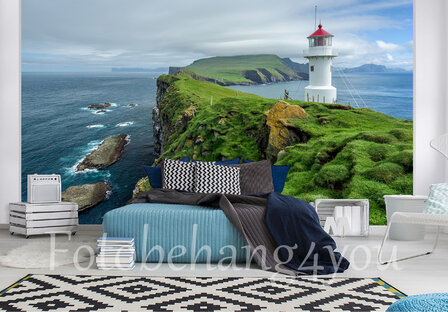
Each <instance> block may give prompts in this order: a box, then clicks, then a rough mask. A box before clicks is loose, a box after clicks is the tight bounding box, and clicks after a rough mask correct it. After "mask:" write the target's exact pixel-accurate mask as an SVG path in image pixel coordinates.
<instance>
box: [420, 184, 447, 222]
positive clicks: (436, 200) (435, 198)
mask: <svg viewBox="0 0 448 312" xmlns="http://www.w3.org/2000/svg"><path fill="white" fill-rule="evenodd" d="M424 213H432V214H448V183H440V184H432V185H431V186H430V188H429V196H428V201H427V203H426V208H425V211H424Z"/></svg>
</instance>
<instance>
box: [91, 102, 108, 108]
mask: <svg viewBox="0 0 448 312" xmlns="http://www.w3.org/2000/svg"><path fill="white" fill-rule="evenodd" d="M111 106H112V103H109V102H105V103H102V104H92V105H89V107H88V108H89V109H102V108H107V107H111Z"/></svg>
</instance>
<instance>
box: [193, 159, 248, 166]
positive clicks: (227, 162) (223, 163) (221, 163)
mask: <svg viewBox="0 0 448 312" xmlns="http://www.w3.org/2000/svg"><path fill="white" fill-rule="evenodd" d="M197 161H202V160H196V159H193V162H197ZM239 163H240V159H239V158H235V159H231V160H223V161H215V165H236V164H239Z"/></svg>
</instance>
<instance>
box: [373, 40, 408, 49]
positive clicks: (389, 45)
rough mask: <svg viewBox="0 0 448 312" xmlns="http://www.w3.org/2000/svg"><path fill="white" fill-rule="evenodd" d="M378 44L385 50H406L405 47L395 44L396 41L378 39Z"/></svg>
mask: <svg viewBox="0 0 448 312" xmlns="http://www.w3.org/2000/svg"><path fill="white" fill-rule="evenodd" d="M376 44H377V45H378V47H379V48H380V49H381V50H383V51H385V52H396V51H401V50H404V49H405V48H404V47H403V46H401V45H398V44H395V43H390V42H389V43H386V42H384V41H382V40H377V41H376Z"/></svg>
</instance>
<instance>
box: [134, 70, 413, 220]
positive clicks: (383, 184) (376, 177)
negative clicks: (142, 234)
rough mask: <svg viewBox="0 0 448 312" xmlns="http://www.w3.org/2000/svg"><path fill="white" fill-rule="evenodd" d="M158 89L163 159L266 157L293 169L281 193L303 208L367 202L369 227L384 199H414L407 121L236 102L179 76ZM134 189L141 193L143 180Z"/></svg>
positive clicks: (346, 110)
mask: <svg viewBox="0 0 448 312" xmlns="http://www.w3.org/2000/svg"><path fill="white" fill-rule="evenodd" d="M158 87H159V94H158V105H157V107H156V108H155V111H154V116H153V118H154V119H155V121H156V123H155V128H158V131H155V134H156V136H158V138H155V141H156V142H159V144H160V151H161V153H162V154H161V158H165V157H166V158H182V157H186V156H188V157H191V158H194V159H200V160H208V161H210V160H219V159H232V158H235V157H240V158H246V159H252V160H258V159H262V158H265V157H266V158H269V159H271V160H272V161H273V162H275V163H276V164H278V165H290V166H291V170H290V172H289V174H288V178H287V182H286V185H285V189H284V191H283V194H286V195H291V196H295V197H299V198H302V199H304V200H306V201H314V200H315V199H317V198H368V199H369V200H370V222H371V224H385V222H386V218H385V210H384V201H383V195H386V194H411V193H412V121H408V120H402V119H396V118H393V117H389V116H386V115H384V114H381V113H378V112H375V111H373V110H370V109H354V108H351V107H350V106H344V105H330V104H320V103H307V102H302V101H288V103H286V102H283V101H281V102H280V103H277V102H278V101H277V100H274V99H267V98H263V97H259V96H256V95H252V94H247V93H242V92H239V93H238V95H237V94H236V91H234V90H231V89H228V88H225V87H221V86H218V85H216V84H212V83H207V82H204V81H197V80H194V79H191V78H189V77H187V76H184V75H177V76H171V75H162V76H160V77H159V79H158ZM211 97H213V103H212V104H211V101H210V98H211ZM276 103H277V104H276ZM297 106H300V107H301V108H303V109H304V112H303V111H302V110H301V109H300V108H299V107H297ZM289 112H293V113H294V114H296V115H293V113H289ZM139 183H140V188H139V189H140V190H144V189H145V188H147V181H145V180H142V181H140V182H139Z"/></svg>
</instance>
